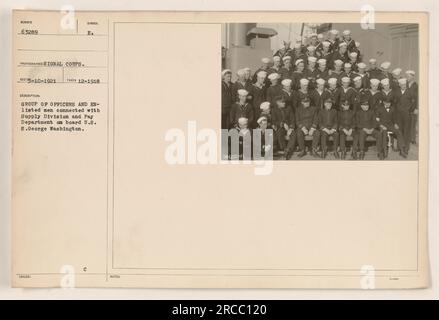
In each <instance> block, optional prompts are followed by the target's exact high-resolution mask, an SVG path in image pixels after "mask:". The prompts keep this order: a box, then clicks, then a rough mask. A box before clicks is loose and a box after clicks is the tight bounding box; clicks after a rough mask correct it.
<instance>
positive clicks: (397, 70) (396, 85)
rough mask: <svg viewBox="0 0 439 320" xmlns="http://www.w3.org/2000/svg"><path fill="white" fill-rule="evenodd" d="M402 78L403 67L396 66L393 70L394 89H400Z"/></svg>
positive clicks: (392, 84) (392, 85)
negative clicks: (399, 81)
mask: <svg viewBox="0 0 439 320" xmlns="http://www.w3.org/2000/svg"><path fill="white" fill-rule="evenodd" d="M401 78H402V69H401V68H395V69H393V71H392V83H391V87H392V90H395V91H396V90H398V89H399V83H398V80H399V79H401Z"/></svg>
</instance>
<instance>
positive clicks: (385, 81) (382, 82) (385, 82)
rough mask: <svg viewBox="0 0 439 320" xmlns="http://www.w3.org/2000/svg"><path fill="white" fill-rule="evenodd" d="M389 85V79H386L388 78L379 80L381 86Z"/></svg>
mask: <svg viewBox="0 0 439 320" xmlns="http://www.w3.org/2000/svg"><path fill="white" fill-rule="evenodd" d="M389 83H390V82H389V79H388V78H384V79H382V80H381V84H382V85H383V86H387V85H388V84H389Z"/></svg>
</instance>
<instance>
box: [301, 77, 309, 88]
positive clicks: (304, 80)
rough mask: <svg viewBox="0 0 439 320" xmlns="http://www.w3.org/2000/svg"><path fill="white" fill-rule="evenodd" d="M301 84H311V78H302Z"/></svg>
mask: <svg viewBox="0 0 439 320" xmlns="http://www.w3.org/2000/svg"><path fill="white" fill-rule="evenodd" d="M300 84H301V85H303V86H306V85H307V84H309V80H308V79H305V78H302V79H300Z"/></svg>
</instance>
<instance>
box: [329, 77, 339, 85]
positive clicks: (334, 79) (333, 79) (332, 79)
mask: <svg viewBox="0 0 439 320" xmlns="http://www.w3.org/2000/svg"><path fill="white" fill-rule="evenodd" d="M337 81H338V80H337V78H329V79H328V83H329V84H337Z"/></svg>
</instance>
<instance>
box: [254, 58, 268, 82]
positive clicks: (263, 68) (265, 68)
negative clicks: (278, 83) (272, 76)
mask: <svg viewBox="0 0 439 320" xmlns="http://www.w3.org/2000/svg"><path fill="white" fill-rule="evenodd" d="M261 62H262V64H261V66H260V67H259V69H257V70H256V71H255V73H254V74H253V83H254V82H256V77H257V76H258V73H259V71H265V72H267V73H268V72H269V70H270V64H271V60H270V58H262V59H261Z"/></svg>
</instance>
